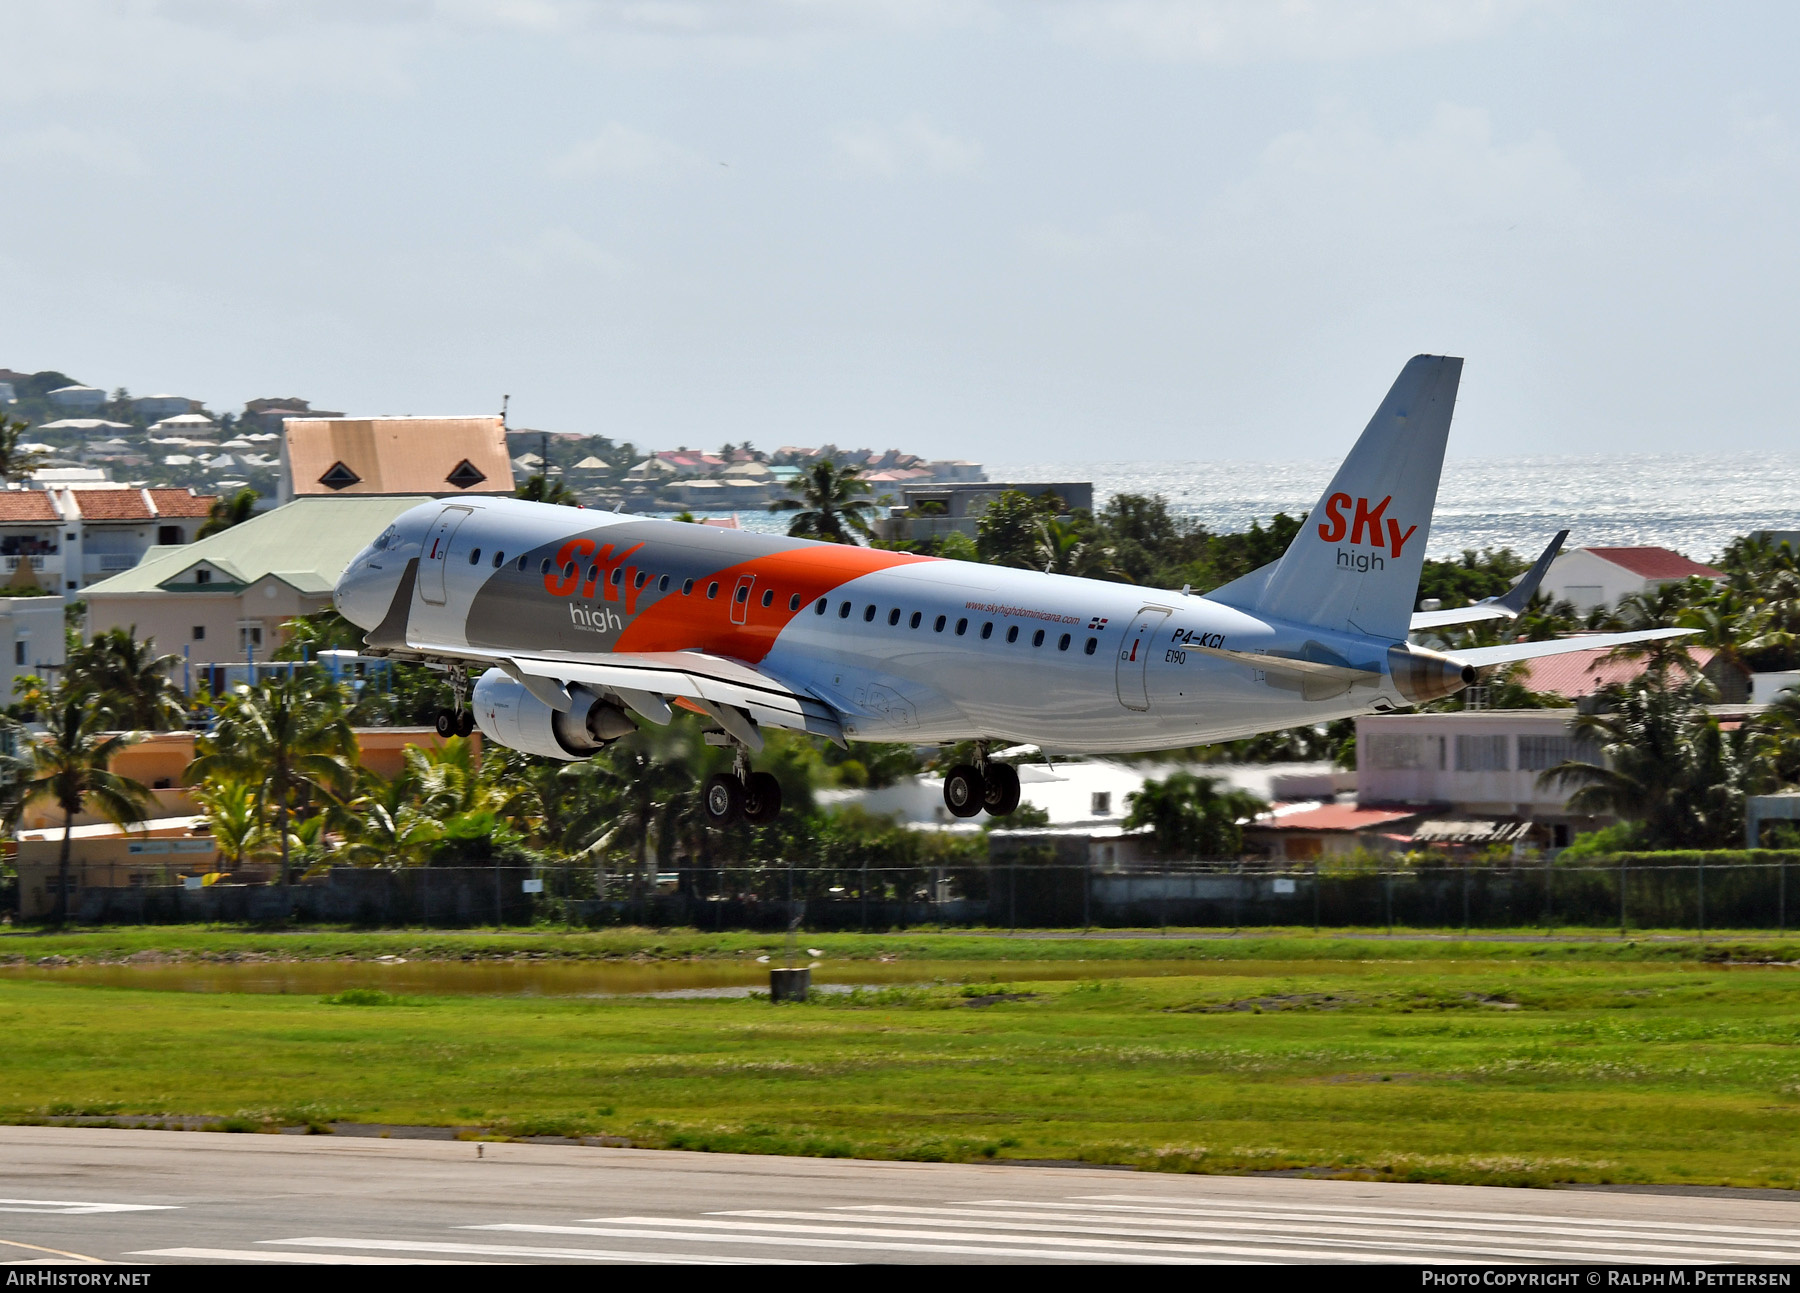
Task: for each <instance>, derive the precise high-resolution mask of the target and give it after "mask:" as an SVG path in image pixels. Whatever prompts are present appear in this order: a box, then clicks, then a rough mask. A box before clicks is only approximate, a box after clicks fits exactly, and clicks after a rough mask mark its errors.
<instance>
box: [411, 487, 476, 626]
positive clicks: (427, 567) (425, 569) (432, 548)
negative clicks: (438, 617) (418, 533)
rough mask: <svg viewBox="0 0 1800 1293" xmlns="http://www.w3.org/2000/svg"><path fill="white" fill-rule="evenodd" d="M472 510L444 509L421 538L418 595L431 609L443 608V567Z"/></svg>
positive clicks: (464, 508)
mask: <svg viewBox="0 0 1800 1293" xmlns="http://www.w3.org/2000/svg"><path fill="white" fill-rule="evenodd" d="M472 510H473V509H471V508H467V507H446V508H445V509H444V510H443V511H441V512H439V513H438V518H437V520H436V521H434V522H433V523H432V526H431V530H430V532H429V533H428V534H427V535H426V536H425V547H424V549H423V550H422V551H421V552H420V554H419V595H420V596H421V597H423V598H424V599H425V600H426V601H427V602H430V603H431V604H432V605H433V606H442V605H443V604H444V567H445V565H446V564H447V563H448V562H449V559H450V541H451V540H452V539H454V538H455V537H456V531H457V528H458V527H459V526H461V525H462V523H463V522H464V521H466V520H468V519H469V513H470V512H471V511H472Z"/></svg>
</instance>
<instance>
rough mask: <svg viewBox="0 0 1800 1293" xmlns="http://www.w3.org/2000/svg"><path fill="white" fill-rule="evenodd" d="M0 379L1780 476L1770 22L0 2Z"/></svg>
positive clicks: (1075, 458)
mask: <svg viewBox="0 0 1800 1293" xmlns="http://www.w3.org/2000/svg"><path fill="white" fill-rule="evenodd" d="M0 30H3V31H4V38H3V40H0V367H10V368H15V369H20V370H24V371H35V370H39V369H44V368H55V369H58V370H60V371H63V372H66V373H69V374H71V375H73V376H75V377H77V378H79V379H80V380H82V381H85V382H88V383H91V384H94V385H100V386H105V387H107V388H108V389H111V388H114V387H119V386H124V387H127V388H129V389H130V390H132V391H133V392H135V393H139V394H148V393H160V392H173V393H176V394H182V395H189V396H192V397H195V398H200V399H204V400H206V401H207V402H208V404H209V405H210V406H211V407H212V408H214V409H215V410H217V411H220V412H224V411H229V410H233V409H235V408H237V407H239V406H241V405H242V403H243V401H244V400H246V399H249V398H252V397H255V396H269V395H299V396H302V397H305V398H308V399H310V400H312V401H313V403H314V404H315V405H317V406H320V407H324V408H330V409H340V410H344V411H347V412H350V413H355V414H400V413H469V412H490V411H498V409H499V407H500V402H501V397H502V396H503V395H509V396H510V397H511V405H510V417H511V422H512V424H513V425H515V426H525V427H536V428H544V429H549V430H560V431H576V432H582V433H589V434H592V433H601V434H605V435H608V436H611V437H613V438H614V439H618V440H631V441H634V442H635V443H636V444H638V445H639V446H640V447H653V448H671V447H674V446H676V445H678V444H680V445H690V446H695V447H705V448H714V447H717V446H718V445H720V444H721V443H723V442H726V441H731V442H741V441H744V440H751V441H754V442H755V443H756V444H757V445H759V446H761V447H764V448H770V449H772V448H775V447H778V446H780V445H783V444H797V445H816V444H821V443H825V442H835V443H838V444H840V445H845V446H864V445H866V446H871V447H875V448H883V447H886V446H889V445H897V446H900V447H903V448H906V449H908V450H911V451H913V452H917V453H923V454H926V455H928V456H932V457H960V458H974V459H978V460H984V461H1004V462H1007V463H1012V464H1018V463H1029V462H1031V461H1034V460H1044V461H1055V462H1080V461H1099V460H1109V461H1118V460H1132V461H1142V460H1147V461H1157V460H1162V461H1187V460H1208V459H1232V460H1246V459H1248V460H1259V459H1260V460H1273V459H1283V458H1289V457H1294V458H1319V457H1329V458H1335V457H1337V456H1339V455H1340V454H1341V453H1343V452H1344V451H1345V449H1347V447H1348V445H1349V443H1350V441H1351V440H1352V439H1353V438H1354V436H1355V435H1356V433H1357V432H1358V431H1359V430H1360V429H1361V428H1362V426H1363V424H1364V423H1365V422H1366V421H1367V419H1368V417H1369V415H1370V414H1371V413H1372V412H1373V411H1374V409H1375V407H1376V405H1377V404H1378V403H1379V401H1380V399H1381V396H1382V394H1383V392H1384V391H1385V390H1386V388H1387V386H1388V384H1389V383H1390V382H1391V381H1392V380H1393V378H1394V376H1395V375H1396V374H1397V373H1398V372H1399V370H1400V367H1401V365H1402V364H1403V363H1404V362H1405V360H1406V359H1407V357H1408V356H1410V355H1412V354H1415V353H1420V352H1431V353H1447V354H1455V355H1461V356H1464V357H1465V358H1466V360H1467V364H1466V367H1465V370H1464V377H1463V386H1462V394H1461V398H1460V401H1459V406H1458V413H1457V420H1456V423H1455V426H1454V428H1453V430H1452V442H1451V453H1452V455H1461V456H1465V457H1483V458H1491V457H1505V456H1507V455H1509V454H1512V453H1515V452H1517V453H1520V454H1536V455H1543V454H1559V453H1580V454H1595V453H1620V454H1622V453H1671V454H1679V453H1694V452H1712V451H1727V450H1729V451H1747V452H1758V453H1775V454H1779V453H1792V452H1793V450H1794V447H1795V444H1796V439H1795V436H1794V431H1795V430H1796V417H1795V410H1796V409H1797V408H1800V362H1796V359H1795V351H1796V342H1797V341H1800V310H1797V309H1796V308H1795V302H1796V301H1797V300H1800V263H1797V262H1800V239H1796V237H1795V230H1796V229H1797V228H1800V218H1797V217H1800V147H1797V143H1796V125H1795V123H1796V122H1797V121H1800V102H1797V101H1796V100H1797V98H1800V77H1796V76H1794V75H1793V71H1792V66H1791V55H1792V51H1793V50H1794V49H1796V48H1800V6H1794V5H1787V4H1777V3H1768V4H1741V3H1729V2H1724V0H1722V2H1720V3H1706V4H1701V3H1672V2H1668V0H1634V2H1632V3H1606V4H1577V3H1558V2H1556V0H1338V2H1337V3H1325V2H1324V0H1087V2H1081V0H1033V2H1031V3H1018V4H1008V3H999V2H997V0H714V2H711V3H707V2H704V0H7V4H6V13H5V20H4V24H3V27H0Z"/></svg>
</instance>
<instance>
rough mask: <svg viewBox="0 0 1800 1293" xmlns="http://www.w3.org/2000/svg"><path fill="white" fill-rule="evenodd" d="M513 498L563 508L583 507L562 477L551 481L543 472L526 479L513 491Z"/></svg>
mask: <svg viewBox="0 0 1800 1293" xmlns="http://www.w3.org/2000/svg"><path fill="white" fill-rule="evenodd" d="M513 497H514V498H523V499H528V500H530V501H531V502H533V503H557V504H560V505H561V506H563V507H579V506H581V500H580V499H579V498H577V497H576V495H575V491H574V490H572V489H570V488H569V487H568V485H567V484H565V483H564V482H563V479H562V477H560V476H559V477H557V478H556V479H555V480H551V479H550V478H549V477H548V476H546V475H544V474H542V473H541V472H540V473H539V474H538V475H536V476H528V477H526V479H525V483H524V484H523V485H521V486H519V487H518V488H517V489H516V490H514V491H513Z"/></svg>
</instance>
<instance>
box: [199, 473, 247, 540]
mask: <svg viewBox="0 0 1800 1293" xmlns="http://www.w3.org/2000/svg"><path fill="white" fill-rule="evenodd" d="M261 497H262V495H261V494H259V493H257V492H256V491H255V490H253V489H251V488H250V487H249V486H245V487H244V488H243V489H240V490H239V491H238V492H237V493H235V494H233V495H232V496H231V497H230V498H225V497H224V496H220V497H218V498H215V499H213V502H212V508H211V509H210V510H209V511H208V512H207V514H206V524H205V525H203V526H201V527H200V533H199V534H197V535H196V536H195V537H196V538H200V539H204V538H206V537H208V536H209V535H214V534H219V533H221V532H223V531H225V530H229V529H230V528H231V527H232V526H234V525H242V524H243V523H244V522H245V521H248V520H249V519H250V518H251V516H253V515H254V514H255V512H256V500H257V499H259V498H261Z"/></svg>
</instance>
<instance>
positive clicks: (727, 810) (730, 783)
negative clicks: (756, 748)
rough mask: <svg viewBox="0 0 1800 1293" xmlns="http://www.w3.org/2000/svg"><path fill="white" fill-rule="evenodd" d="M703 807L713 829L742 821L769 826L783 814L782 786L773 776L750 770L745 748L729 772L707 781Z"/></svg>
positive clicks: (741, 750)
mask: <svg viewBox="0 0 1800 1293" xmlns="http://www.w3.org/2000/svg"><path fill="white" fill-rule="evenodd" d="M701 807H702V809H703V810H704V811H705V813H706V821H707V824H708V825H711V826H729V825H731V824H732V823H733V822H735V821H738V820H739V819H740V818H741V819H742V820H744V821H746V822H749V823H750V824H751V825H752V826H766V825H768V824H769V823H770V822H772V821H774V820H775V819H776V817H778V816H779V815H780V814H781V783H780V782H779V781H777V780H775V778H774V776H773V774H771V773H767V772H752V771H750V760H749V757H748V756H747V755H745V753H744V749H743V747H742V746H739V747H738V748H737V760H736V763H735V765H734V766H733V768H732V770H731V771H730V772H721V773H719V774H717V775H716V776H712V777H709V778H707V781H706V790H705V793H704V794H703V795H702V796H701Z"/></svg>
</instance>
